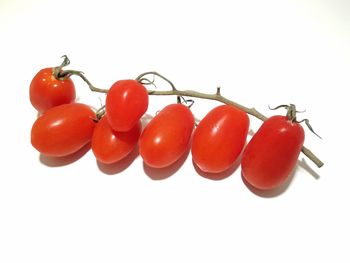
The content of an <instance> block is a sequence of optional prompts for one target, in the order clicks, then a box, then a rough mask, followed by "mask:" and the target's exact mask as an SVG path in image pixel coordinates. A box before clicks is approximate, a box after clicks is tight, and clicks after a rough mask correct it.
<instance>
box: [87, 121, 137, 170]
mask: <svg viewBox="0 0 350 263" xmlns="http://www.w3.org/2000/svg"><path fill="white" fill-rule="evenodd" d="M140 134H141V122H140V121H138V122H137V123H136V125H135V126H134V127H133V128H132V129H131V130H130V131H127V132H117V131H114V130H113V129H112V128H111V127H110V126H109V123H108V120H107V117H106V116H103V117H102V119H101V120H100V121H99V122H98V123H97V124H96V127H95V130H94V134H93V136H92V141H91V148H92V151H93V153H94V155H95V157H96V159H97V160H98V161H99V162H101V163H105V164H111V163H115V162H117V161H120V160H121V159H123V158H124V157H126V156H127V155H128V154H129V153H130V152H131V151H132V150H133V149H134V147H135V146H136V144H137V142H138V139H139V137H140Z"/></svg>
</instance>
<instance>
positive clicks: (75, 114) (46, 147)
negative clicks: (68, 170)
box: [31, 103, 96, 157]
mask: <svg viewBox="0 0 350 263" xmlns="http://www.w3.org/2000/svg"><path fill="white" fill-rule="evenodd" d="M94 118H96V115H95V112H94V111H93V110H92V109H91V108H90V107H89V106H87V105H85V104H80V103H72V104H63V105H60V106H57V107H54V108H51V109H49V110H47V111H46V112H45V113H44V114H43V115H41V116H40V117H39V118H38V119H37V120H36V121H35V122H34V124H33V127H32V131H31V143H32V145H33V146H34V148H36V149H37V150H38V151H39V152H40V153H42V154H44V155H49V156H54V157H60V156H65V155H69V154H71V153H74V152H76V151H78V150H79V149H80V148H82V147H83V146H84V145H85V144H87V143H88V142H90V140H91V137H92V134H93V131H94V128H95V121H94Z"/></svg>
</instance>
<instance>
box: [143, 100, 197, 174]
mask: <svg viewBox="0 0 350 263" xmlns="http://www.w3.org/2000/svg"><path fill="white" fill-rule="evenodd" d="M193 128H194V117H193V115H192V112H191V111H190V109H189V108H187V107H186V106H184V105H182V104H170V105H168V106H166V107H165V108H164V109H163V110H161V111H160V112H159V113H158V114H157V115H156V116H155V117H154V118H153V119H152V120H151V121H150V123H149V124H148V125H147V126H146V128H145V129H144V131H143V133H142V135H141V137H140V154H141V156H142V158H143V161H144V162H145V163H146V164H147V165H149V166H151V167H154V168H163V167H166V166H169V165H171V164H172V163H174V162H175V161H177V160H178V159H179V158H180V157H181V155H182V154H184V153H185V151H186V149H188V146H189V143H190V139H191V135H192V131H193Z"/></svg>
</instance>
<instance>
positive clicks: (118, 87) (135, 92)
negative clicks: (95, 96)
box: [106, 79, 148, 132]
mask: <svg viewBox="0 0 350 263" xmlns="http://www.w3.org/2000/svg"><path fill="white" fill-rule="evenodd" d="M147 108H148V93H147V90H146V88H145V87H144V86H143V85H142V84H141V83H139V82H138V81H136V80H132V79H128V80H119V81H117V82H116V83H114V84H113V85H112V87H111V88H110V90H109V91H108V93H107V98H106V114H107V119H108V122H109V124H110V126H111V127H112V128H113V130H116V131H121V132H125V131H129V130H130V129H132V128H133V127H134V126H135V125H136V123H137V122H138V121H139V120H140V118H141V117H142V115H143V114H144V113H145V112H146V111H147Z"/></svg>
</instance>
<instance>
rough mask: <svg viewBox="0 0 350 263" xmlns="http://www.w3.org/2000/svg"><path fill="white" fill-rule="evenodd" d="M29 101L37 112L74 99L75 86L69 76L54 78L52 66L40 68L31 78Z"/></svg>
mask: <svg viewBox="0 0 350 263" xmlns="http://www.w3.org/2000/svg"><path fill="white" fill-rule="evenodd" d="M29 97H30V102H31V103H32V105H33V106H34V108H35V109H37V110H38V111H39V112H45V111H46V110H48V109H50V108H52V107H55V106H58V105H61V104H67V103H72V102H74V100H75V87H74V84H73V81H72V80H71V79H70V78H67V79H65V80H59V79H56V78H55V77H54V75H53V68H45V69H42V70H40V71H39V72H38V73H37V74H36V75H35V77H34V78H33V80H32V82H31V84H30V89H29Z"/></svg>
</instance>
